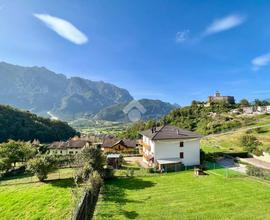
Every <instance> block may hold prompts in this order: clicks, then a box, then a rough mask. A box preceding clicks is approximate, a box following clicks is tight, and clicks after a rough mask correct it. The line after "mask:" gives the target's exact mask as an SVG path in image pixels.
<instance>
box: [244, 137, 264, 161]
mask: <svg viewBox="0 0 270 220" xmlns="http://www.w3.org/2000/svg"><path fill="white" fill-rule="evenodd" d="M240 143H241V145H242V146H243V147H244V150H246V151H248V152H249V153H252V154H255V155H257V156H260V155H262V150H260V149H259V145H261V142H260V141H259V140H258V139H257V138H256V137H255V136H254V135H243V136H242V137H241V138H240Z"/></svg>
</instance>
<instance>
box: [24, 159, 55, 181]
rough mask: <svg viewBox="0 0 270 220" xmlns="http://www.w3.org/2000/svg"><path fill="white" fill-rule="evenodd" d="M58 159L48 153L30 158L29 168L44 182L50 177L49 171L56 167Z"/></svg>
mask: <svg viewBox="0 0 270 220" xmlns="http://www.w3.org/2000/svg"><path fill="white" fill-rule="evenodd" d="M56 164H57V162H56V160H55V158H54V157H52V156H49V155H46V156H40V157H36V158H34V159H31V160H29V162H28V170H29V171H31V172H32V173H34V174H35V175H36V176H37V178H38V179H39V181H41V182H43V181H44V180H45V179H47V178H48V173H49V172H52V171H54V170H55V169H56V167H57V166H56Z"/></svg>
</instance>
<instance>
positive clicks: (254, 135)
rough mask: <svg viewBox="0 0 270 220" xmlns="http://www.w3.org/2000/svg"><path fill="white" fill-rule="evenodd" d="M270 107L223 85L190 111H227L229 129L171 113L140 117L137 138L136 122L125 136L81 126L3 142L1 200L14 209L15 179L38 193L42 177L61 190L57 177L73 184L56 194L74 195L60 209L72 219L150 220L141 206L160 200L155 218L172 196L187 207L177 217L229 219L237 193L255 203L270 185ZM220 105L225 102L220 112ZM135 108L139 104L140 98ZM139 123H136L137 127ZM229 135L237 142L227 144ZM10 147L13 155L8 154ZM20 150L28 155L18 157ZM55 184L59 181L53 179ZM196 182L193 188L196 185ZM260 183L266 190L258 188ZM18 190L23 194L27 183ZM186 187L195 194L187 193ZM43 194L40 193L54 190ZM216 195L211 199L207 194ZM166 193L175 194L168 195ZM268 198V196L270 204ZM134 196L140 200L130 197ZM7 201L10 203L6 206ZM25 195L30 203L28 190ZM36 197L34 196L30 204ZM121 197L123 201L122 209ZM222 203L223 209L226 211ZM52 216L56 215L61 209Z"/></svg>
mask: <svg viewBox="0 0 270 220" xmlns="http://www.w3.org/2000/svg"><path fill="white" fill-rule="evenodd" d="M269 106H270V105H269V103H268V102H267V101H259V100H255V102H254V103H249V102H248V101H247V100H245V99H243V100H241V101H240V102H239V103H238V104H237V103H236V102H235V99H234V97H233V96H222V95H221V94H220V93H219V92H216V93H215V95H214V96H209V97H208V100H207V101H206V102H199V101H196V102H195V101H193V102H192V105H191V106H189V107H188V108H189V111H198V109H201V111H203V112H204V111H206V109H207V111H206V112H204V113H203V114H206V116H205V117H209V119H210V120H215V121H218V120H220V117H225V118H226V121H229V123H231V122H233V124H232V125H230V126H232V127H229V126H228V125H226V126H227V127H224V130H221V131H219V130H217V132H214V133H209V134H208V133H205V134H203V133H201V132H199V133H198V132H196V129H192V130H191V129H187V128H182V127H181V126H179V125H177V123H170V122H167V123H166V122H165V121H166V120H167V119H166V117H165V118H164V119H163V120H164V121H163V122H161V121H158V120H156V121H149V122H142V121H138V122H136V123H137V125H142V124H141V123H143V125H144V126H143V127H141V128H140V129H138V130H136V132H137V133H136V138H134V137H132V136H130V135H129V133H128V132H131V131H132V127H131V128H128V129H123V130H122V131H120V132H119V133H118V135H113V134H110V132H108V133H107V134H106V133H99V132H95V133H79V132H76V133H74V134H75V135H74V136H70V137H68V136H65V138H63V139H61V140H59V141H53V142H51V143H45V142H41V141H39V140H38V139H35V140H34V141H32V142H22V141H13V140H8V141H7V142H3V143H2V144H1V145H0V146H1V147H0V149H1V151H0V156H1V160H2V165H1V166H2V167H1V169H2V174H1V175H2V177H1V185H0V197H1V201H0V204H1V202H2V204H3V206H2V207H4V206H5V207H6V209H7V210H9V208H8V207H9V206H10V205H11V204H10V202H11V203H12V202H13V201H16V198H15V197H14V198H12V197H13V194H10V193H8V192H9V191H10V190H11V189H12V188H14V187H15V189H17V187H18V186H16V184H23V185H24V186H25V187H28V186H29V187H30V188H29V189H28V193H30V194H31V193H32V190H33V189H35V190H38V191H39V189H38V188H36V187H38V186H36V184H37V183H38V182H42V183H43V184H45V185H44V186H46V187H47V188H48V189H46V190H49V191H50V190H52V192H54V191H55V190H57V189H56V188H55V189H54V187H55V186H54V184H60V185H62V184H64V185H66V187H65V188H64V189H65V191H63V192H61V191H59V192H56V191H55V193H56V194H55V193H53V194H54V199H53V200H52V201H58V200H59V202H60V201H61V198H62V199H63V198H66V199H68V200H69V201H70V202H69V205H68V206H65V208H64V210H66V211H64V212H63V214H62V215H60V216H63V218H67V219H68V218H70V217H72V218H73V219H90V218H94V219H107V218H121V219H122V218H123V219H125V218H131V217H132V218H137V217H138V216H140V218H142V219H147V217H146V216H147V215H149V214H150V213H149V211H146V210H142V209H141V206H142V205H146V206H153V207H152V208H154V209H156V207H155V206H154V205H151V204H152V203H153V202H154V203H156V201H158V204H159V207H160V206H162V207H160V208H159V209H160V210H159V211H158V210H156V212H155V214H153V213H152V216H154V219H163V218H164V216H165V210H164V209H163V205H164V208H165V207H166V206H167V205H166V203H169V204H170V201H171V202H173V204H174V203H175V204H178V203H179V204H181V212H180V211H176V209H175V208H174V207H171V208H170V210H171V211H170V213H169V216H170V218H171V219H178V216H179V215H180V216H182V217H181V218H183V219H185V218H189V217H190V216H193V217H194V218H197V217H196V216H203V219H211V218H212V217H211V216H215V217H216V216H219V217H220V218H224V217H225V216H228V215H231V216H232V218H234V217H235V216H238V213H233V212H231V211H230V209H226V210H225V209H224V206H223V204H224V203H225V204H226V203H227V202H228V201H231V202H232V204H234V205H233V206H235V207H238V206H239V205H240V204H242V202H244V201H242V200H238V199H237V201H236V200H234V198H237V197H239V196H241V197H243V198H246V196H247V195H250V194H252V201H253V202H252V203H249V205H250V206H253V205H255V203H257V202H258V201H259V200H261V196H262V195H264V194H265V193H267V191H268V186H267V185H261V184H262V183H261V182H265V183H267V182H268V181H270V179H269V174H270V159H269V158H270V154H269V148H268V143H269V144H270V139H269V138H268V137H267V134H270V115H269V112H268V111H269ZM185 108H187V107H183V108H179V109H175V110H173V112H172V113H169V114H175V113H177V112H178V111H180V112H181V111H185ZM217 108H218V109H222V108H224V109H223V110H216V112H215V111H213V110H214V109H217ZM132 109H134V110H136V105H135V106H133V107H132ZM132 109H130V110H132ZM9 110H10V109H9ZM12 111H14V110H13V109H12ZM19 114H25V113H23V112H21V113H19ZM27 114H28V113H27ZM177 114H179V113H177ZM224 115H225V116H224ZM178 117H179V115H178ZM185 117H186V116H185ZM198 117H199V116H198ZM200 117H202V116H200ZM239 118H241V120H242V121H241V123H242V124H235V122H234V120H238V119H239ZM242 118H245V120H246V121H245V120H243V119H242ZM39 120H40V119H39ZM52 120H53V121H55V122H57V121H58V120H56V119H52ZM136 123H135V124H134V125H132V126H135V127H136ZM138 123H139V124H138ZM147 123H148V124H147ZM221 124H222V125H224V123H221ZM225 124H226V123H225ZM197 130H198V131H199V129H197ZM59 131H60V130H59ZM131 133H132V132H131ZM200 133H201V134H200ZM70 134H71V133H70ZM237 135H238V136H237ZM235 137H236V138H235ZM228 141H232V142H231V143H230V142H229V145H228ZM263 146H264V147H263ZM234 147H236V148H234ZM8 151H10V152H12V154H10V155H9V154H8ZM8 155H9V156H8ZM15 155H21V156H19V157H14V156H15ZM247 177H248V178H247ZM17 178H19V179H17ZM49 183H53V185H48V184H49ZM225 183H226V184H227V185H226V187H225V186H224V184H225ZM10 184H11V185H12V186H11V185H10ZM74 184H75V185H74ZM183 184H184V185H185V186H183ZM201 184H203V185H201ZM213 184H214V185H213ZM190 186H193V187H194V188H189V187H190ZM10 187H12V188H10ZM33 187H34V188H33ZM179 187H180V188H179ZM213 187H214V188H213ZM224 187H225V188H224ZM245 187H251V188H252V191H245V190H244V189H245ZM258 187H259V188H260V191H259V193H257V192H256V193H255V194H253V193H254V192H253V191H254V190H255V189H256V188H258ZM164 188H167V189H166V190H164ZM69 189H72V190H73V191H74V190H75V191H77V193H76V196H75V195H71V194H70V191H69ZM195 189H196V190H195ZM18 190H19V191H18V192H17V193H18V196H19V198H20V196H22V195H23V194H21V193H23V191H24V190H23V189H19V188H18ZM40 190H41V189H40ZM187 190H189V193H190V196H188V197H187V196H183V193H184V192H186V191H187ZM220 190H222V192H221V191H220ZM21 191H22V192H21ZM75 191H74V192H75ZM79 192H80V193H79ZM195 192H196V193H195ZM72 194H73V193H72ZM4 196H5V197H6V198H4ZM37 196H38V197H39V199H45V198H46V197H47V196H45V195H40V196H39V195H38V194H37ZM44 196H45V197H44ZM63 196H64V197H63ZM74 196H75V197H76V200H75V201H77V202H75V203H74V202H71V200H70V198H71V197H74ZM209 196H211V197H212V198H211V199H210V198H208V197H209ZM235 196H236V197H235ZM43 197H44V198H43ZM163 197H164V198H167V199H169V200H167V199H166V200H164V199H163ZM204 197H205V198H208V199H207V202H208V203H207V204H213V205H214V204H215V206H216V207H215V209H214V210H212V209H211V210H209V209H208V208H207V207H208V206H205V205H206V204H205V203H203V200H202V198H204ZM146 198H147V199H146ZM191 198H192V200H193V201H196V204H197V203H199V204H200V207H201V209H204V214H203V215H202V214H198V213H197V212H190V211H189V209H187V205H188V204H190V202H191V201H190V199H191ZM267 198H268V197H265V199H263V201H264V202H266V204H267ZM55 199H56V200H55ZM134 199H136V205H135V204H133V203H132V202H129V200H134ZM148 200H149V201H148ZM217 200H219V205H218V206H217V205H216V201H217ZM3 201H6V204H10V205H8V206H6V205H5V204H4V203H3ZM23 201H24V202H27V203H29V202H30V201H28V199H27V197H26V198H24V199H23ZM124 201H125V202H124ZM191 203H192V202H191ZM31 204H32V202H30V203H29V205H31ZM118 204H120V205H121V208H120V209H119V208H118ZM243 204H245V205H246V203H243ZM22 205H23V204H22ZM59 205H61V202H60V203H59ZM55 208H57V206H55ZM0 209H1V208H0ZM58 209H59V208H58ZM220 209H223V212H222V213H221V212H220V211H219V210H220ZM1 210H2V212H3V213H4V216H5V217H4V218H3V219H6V218H9V217H11V216H13V213H11V212H9V211H7V210H6V211H4V210H3V209H1ZM60 210H61V211H63V210H62V209H59V211H60ZM172 210H174V211H172ZM177 210H178V209H177ZM36 211H37V210H35V209H32V208H30V206H29V207H28V206H27V209H26V212H21V214H18V218H20V219H24V218H25V217H26V216H25V215H26V214H27V215H34V213H35V212H36ZM175 212H176V213H175ZM112 213H113V214H112ZM16 215H17V214H16ZM242 215H243V216H245V218H246V217H248V216H249V212H243V213H242ZM45 216H46V215H45ZM48 216H50V217H49V218H52V219H57V217H56V216H55V214H54V213H50V214H49V215H48Z"/></svg>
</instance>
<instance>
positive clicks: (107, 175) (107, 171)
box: [102, 166, 114, 180]
mask: <svg viewBox="0 0 270 220" xmlns="http://www.w3.org/2000/svg"><path fill="white" fill-rule="evenodd" d="M102 177H103V178H104V179H105V180H106V179H112V178H113V177H114V169H113V167H111V166H107V167H106V168H104V169H103V173H102Z"/></svg>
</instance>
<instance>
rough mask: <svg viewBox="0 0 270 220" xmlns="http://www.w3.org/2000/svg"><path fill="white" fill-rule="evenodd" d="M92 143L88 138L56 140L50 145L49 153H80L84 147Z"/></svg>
mask: <svg viewBox="0 0 270 220" xmlns="http://www.w3.org/2000/svg"><path fill="white" fill-rule="evenodd" d="M90 145H92V142H90V141H88V140H82V139H80V138H73V139H70V140H68V141H56V142H53V143H52V144H51V145H49V147H48V150H49V154H54V155H73V154H77V153H80V152H81V151H82V149H83V148H84V147H87V146H90Z"/></svg>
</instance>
